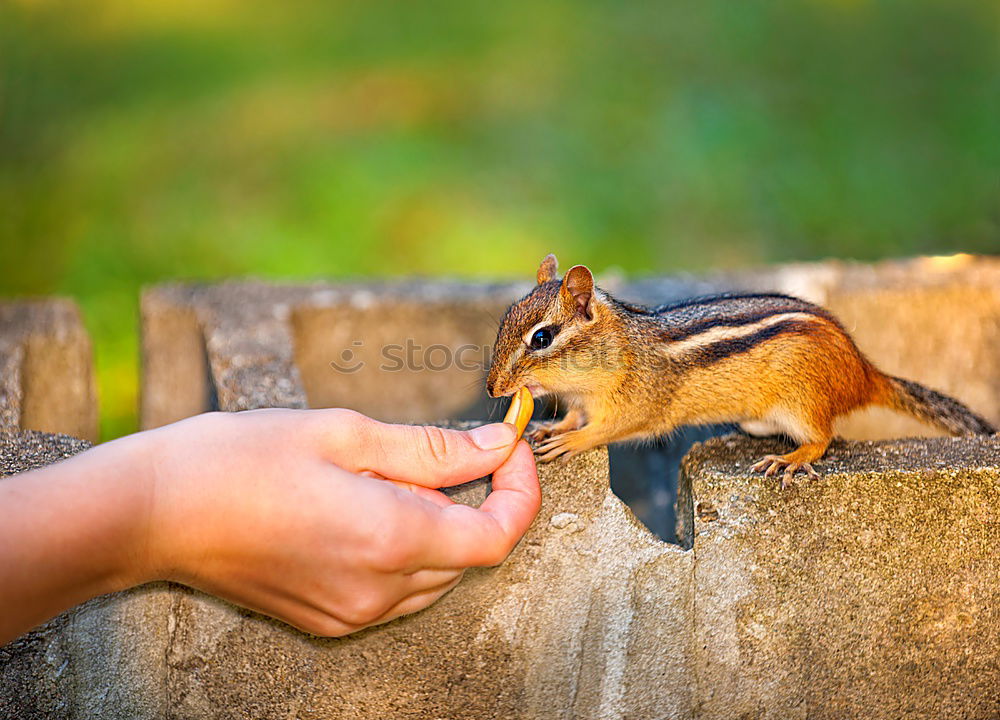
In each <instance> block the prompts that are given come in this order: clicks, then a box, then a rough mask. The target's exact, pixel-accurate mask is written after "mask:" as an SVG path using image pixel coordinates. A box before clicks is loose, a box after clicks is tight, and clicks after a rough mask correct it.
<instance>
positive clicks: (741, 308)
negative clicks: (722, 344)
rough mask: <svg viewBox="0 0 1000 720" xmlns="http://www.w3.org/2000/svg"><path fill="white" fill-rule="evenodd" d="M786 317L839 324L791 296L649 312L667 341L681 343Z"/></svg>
mask: <svg viewBox="0 0 1000 720" xmlns="http://www.w3.org/2000/svg"><path fill="white" fill-rule="evenodd" d="M786 313H808V314H810V315H815V316H817V317H821V318H823V319H825V320H829V321H831V322H833V323H835V324H837V325H838V326H839V324H840V323H838V322H837V320H836V318H834V317H833V316H832V315H831V314H830V313H829V312H827V311H826V310H824V309H823V308H821V307H819V306H818V305H813V304H812V303H811V302H807V301H805V300H802V299H800V298H797V297H792V296H791V295H780V294H769V293H723V294H721V295H706V296H704V297H696V298H691V299H689V300H683V301H681V302H678V303H671V304H668V305H660V306H658V307H656V308H653V314H654V315H655V316H656V317H658V318H659V319H660V320H661V321H663V322H664V324H665V328H666V331H667V335H668V337H669V339H671V340H683V339H685V338H689V337H692V336H694V335H697V334H698V333H702V332H705V331H707V330H711V329H712V328H716V327H734V328H735V327H741V326H744V325H752V324H753V323H756V322H760V321H761V320H765V319H767V318H769V317H771V316H772V315H783V314H786Z"/></svg>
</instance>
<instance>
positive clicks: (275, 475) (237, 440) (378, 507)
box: [128, 409, 541, 636]
mask: <svg viewBox="0 0 1000 720" xmlns="http://www.w3.org/2000/svg"><path fill="white" fill-rule="evenodd" d="M142 435H145V436H148V437H147V442H148V446H149V449H150V460H151V467H152V468H153V470H152V471H151V478H152V481H151V483H150V488H151V494H150V497H149V500H148V503H147V505H146V508H147V511H146V514H145V518H144V520H143V525H144V529H143V531H142V532H140V533H139V534H140V536H144V537H145V543H144V550H143V552H141V553H139V554H137V555H136V556H135V558H134V564H135V568H134V571H133V573H132V581H131V582H130V583H128V584H131V583H132V582H144V581H148V580H152V579H161V578H163V579H171V580H175V581H178V582H182V583H184V584H187V585H191V586H193V587H196V588H199V589H202V590H205V591H206V592H209V593H212V594H214V595H218V596H220V597H224V598H227V599H229V600H231V601H233V602H235V603H237V604H240V605H243V606H246V607H249V608H252V609H254V610H258V611H260V612H263V613H265V614H268V615H272V616H274V617H277V618H279V619H281V620H284V621H286V622H288V623H290V624H292V625H295V626H296V627H299V628H301V629H303V630H306V631H307V632H311V633H314V634H317V635H327V636H333V635H344V634H347V633H350V632H353V631H355V630H358V629H360V628H362V627H366V626H368V625H374V624H378V623H382V622H387V621H389V620H391V619H393V618H395V617H398V616H400V615H403V614H406V613H412V612H416V611H417V610H420V609H422V608H424V607H426V606H427V605H430V604H431V603H432V602H434V601H435V600H437V599H438V598H439V597H441V596H442V595H444V594H445V593H446V592H448V591H449V590H450V589H451V588H452V587H454V586H455V585H456V584H457V583H458V581H459V580H460V579H461V576H462V572H463V571H464V569H465V568H466V567H470V566H481V565H495V564H498V563H500V562H502V561H503V559H504V558H505V557H506V556H507V554H508V553H509V552H510V551H511V549H513V547H514V546H515V545H516V544H517V542H518V540H519V539H520V538H521V536H522V535H523V534H524V532H525V531H526V530H527V528H528V526H529V525H530V523H531V521H532V520H533V519H534V517H535V515H536V514H537V512H538V508H539V505H540V502H541V495H540V490H539V486H538V478H537V475H536V473H535V464H534V459H533V455H532V452H531V450H530V448H529V447H528V445H527V444H526V443H524V442H519V443H517V444H516V446H515V430H514V428H513V426H511V425H506V424H494V425H488V426H484V427H482V428H476V429H474V430H472V431H469V432H459V431H455V430H444V429H440V428H435V427H422V426H405V425H387V424H383V423H379V422H377V421H375V420H372V419H370V418H367V417H365V416H363V415H360V414H358V413H355V412H352V411H349V410H336V409H335V410H308V411H301V410H255V411H249V412H241V413H211V414H207V415H201V416H197V417H194V418H190V419H188V420H184V421H181V422H179V423H175V424H173V425H169V426H166V427H164V428H160V429H158V430H155V431H151V432H149V433H143V434H142ZM477 443H478V445H477ZM480 445H481V446H482V447H479V446H480ZM491 472H492V473H493V492H492V493H491V495H490V496H489V497H488V498H487V499H486V501H485V502H484V503H483V505H482V506H481V507H480V508H479V509H476V508H472V507H468V506H465V505H461V504H457V503H454V502H453V501H452V500H450V499H449V498H448V497H447V496H445V495H444V494H443V493H441V492H439V491H438V490H437V488H440V487H447V486H452V485H458V484H460V483H463V482H467V481H470V480H473V479H476V478H478V477H483V476H485V475H488V474H489V473H491Z"/></svg>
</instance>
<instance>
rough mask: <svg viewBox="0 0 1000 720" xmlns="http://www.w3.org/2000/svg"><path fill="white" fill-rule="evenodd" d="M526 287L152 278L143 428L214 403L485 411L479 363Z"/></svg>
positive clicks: (425, 417)
mask: <svg viewBox="0 0 1000 720" xmlns="http://www.w3.org/2000/svg"><path fill="white" fill-rule="evenodd" d="M527 288H528V286H527V285H516V284H512V285H486V284H469V283H458V282H442V281H427V282H400V283H392V284H389V283H381V284H376V283H370V284H357V283H355V284H342V285H301V286H277V285H268V284H264V283H254V282H240V283H223V284H220V285H215V286H191V285H176V286H159V287H155V288H150V289H147V290H146V291H145V292H144V293H143V298H142V317H143V386H142V412H141V416H142V426H143V427H144V428H149V427H156V426H158V425H162V424H165V423H168V422H172V421H174V420H178V419H180V418H182V417H186V416H188V415H192V414H195V413H197V412H203V411H206V410H211V409H223V410H243V409H249V408H255V407H307V406H308V407H334V406H345V407H351V408H354V409H356V410H359V411H361V412H364V413H366V414H368V415H371V416H373V417H377V418H379V419H382V420H387V421H403V420H405V421H410V422H415V421H416V422H419V421H436V420H443V419H456V418H458V419H461V418H474V417H485V416H486V415H487V414H488V413H489V411H490V407H491V406H489V405H488V404H487V403H486V402H485V401H484V399H483V392H482V382H483V377H484V375H485V369H484V363H488V358H489V348H490V347H491V346H492V343H493V339H494V337H495V334H496V326H497V321H498V320H499V317H500V315H501V314H502V313H503V311H504V310H505V309H506V307H507V305H508V304H509V303H510V302H511V300H513V299H514V298H515V297H517V296H518V295H519V294H521V293H523V292H525V291H526V290H527Z"/></svg>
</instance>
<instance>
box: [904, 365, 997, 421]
mask: <svg viewBox="0 0 1000 720" xmlns="http://www.w3.org/2000/svg"><path fill="white" fill-rule="evenodd" d="M886 379H887V380H888V381H889V386H890V387H891V388H892V392H891V394H890V397H889V399H888V402H886V405H888V406H889V407H891V408H893V409H894V410H900V411H902V412H905V413H908V414H910V415H912V416H914V417H915V418H918V419H919V420H923V421H924V422H928V423H930V424H932V425H936V426H937V427H939V428H941V429H942V430H945V431H947V432H949V433H951V434H952V435H992V434H993V433H995V432H997V429H996V428H995V427H993V425H991V424H990V423H989V422H987V421H986V420H985V419H983V418H981V417H979V416H978V415H976V413H974V412H972V411H971V410H970V409H969V408H967V407H966V406H965V405H963V404H962V403H960V402H959V401H958V400H956V399H955V398H953V397H949V396H948V395H943V394H942V393H939V392H937V391H935V390H931V389H930V388H928V387H924V386H923V385H921V384H919V383H915V382H911V381H909V380H904V379H903V378H898V377H892V376H888V377H887V378H886Z"/></svg>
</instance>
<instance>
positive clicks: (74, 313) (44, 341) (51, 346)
mask: <svg viewBox="0 0 1000 720" xmlns="http://www.w3.org/2000/svg"><path fill="white" fill-rule="evenodd" d="M14 428H24V429H32V430H44V431H47V432H56V433H66V434H69V435H74V436H77V437H81V438H85V439H88V440H96V439H97V389H96V384H95V380H94V369H93V352H92V350H91V346H90V338H89V336H88V335H87V332H86V330H84V328H83V322H82V320H81V318H80V311H79V310H78V309H77V307H76V305H75V304H74V303H73V302H72V301H70V300H63V299H45V300H16V301H4V302H0V429H8V430H9V429H14Z"/></svg>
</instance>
